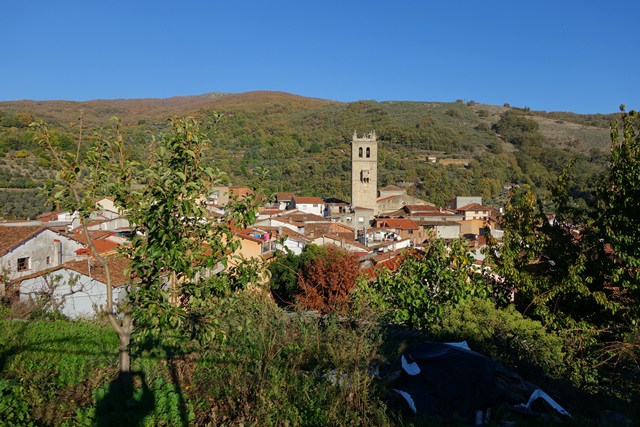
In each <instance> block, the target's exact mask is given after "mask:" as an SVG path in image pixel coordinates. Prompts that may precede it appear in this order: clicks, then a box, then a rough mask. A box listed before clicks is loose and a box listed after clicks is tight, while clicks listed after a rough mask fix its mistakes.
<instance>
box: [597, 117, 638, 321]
mask: <svg viewBox="0 0 640 427" xmlns="http://www.w3.org/2000/svg"><path fill="white" fill-rule="evenodd" d="M621 111H622V113H621V118H620V121H618V120H615V121H613V122H612V124H611V127H610V129H611V142H612V146H611V162H610V165H609V170H608V173H607V174H606V175H605V177H604V179H603V181H602V184H601V185H600V188H599V191H598V195H599V203H598V205H597V207H598V209H597V210H596V212H597V213H598V217H597V220H598V225H599V227H600V231H601V234H600V238H601V239H602V241H603V243H604V244H605V248H606V247H607V246H608V247H610V250H611V252H612V253H613V257H605V259H607V260H612V261H613V262H612V264H609V265H607V268H608V269H610V270H609V271H610V272H611V285H612V286H614V287H617V288H618V289H619V290H620V291H621V292H620V293H618V294H617V295H619V296H620V297H621V298H622V299H623V301H621V302H622V303H625V302H626V303H625V304H624V306H625V312H626V315H627V316H628V318H627V321H629V322H631V323H633V324H640V318H639V313H640V310H639V309H638V302H639V301H640V245H639V242H640V114H639V113H638V112H636V111H633V110H632V111H630V112H629V113H626V112H625V108H624V106H621Z"/></svg>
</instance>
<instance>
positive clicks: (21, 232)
mask: <svg viewBox="0 0 640 427" xmlns="http://www.w3.org/2000/svg"><path fill="white" fill-rule="evenodd" d="M84 247H85V245H84V244H83V243H81V242H79V241H77V240H75V239H73V238H71V237H69V236H65V235H63V234H60V233H57V232H55V231H53V230H51V229H49V228H46V227H43V226H42V225H33V226H8V225H0V272H3V275H4V276H5V278H6V279H8V280H12V279H16V278H19V277H24V276H28V275H30V274H33V273H37V272H40V271H43V270H46V269H49V268H52V267H55V266H58V265H61V264H63V263H65V262H67V261H71V260H74V259H76V251H77V250H78V249H82V248H84ZM2 291H4V288H2V289H0V293H1V292H2Z"/></svg>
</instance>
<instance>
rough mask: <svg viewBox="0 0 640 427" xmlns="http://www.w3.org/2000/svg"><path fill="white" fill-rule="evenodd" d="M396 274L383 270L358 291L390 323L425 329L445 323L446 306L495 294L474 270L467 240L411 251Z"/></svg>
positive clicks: (440, 242)
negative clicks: (443, 315) (442, 318)
mask: <svg viewBox="0 0 640 427" xmlns="http://www.w3.org/2000/svg"><path fill="white" fill-rule="evenodd" d="M402 256H403V259H402V262H401V263H400V266H399V267H398V269H397V270H396V271H390V270H389V269H386V268H383V269H382V271H380V272H379V273H378V275H377V278H376V279H375V280H374V281H373V282H372V283H369V284H367V285H364V286H363V287H362V288H361V289H359V290H358V292H359V293H360V295H359V297H360V298H361V299H362V298H363V299H365V300H369V301H371V302H372V303H373V304H374V305H376V306H377V307H378V309H379V310H381V311H382V312H384V313H385V315H386V317H387V319H388V320H390V321H392V322H397V323H403V324H406V325H408V326H411V327H415V328H424V327H426V326H428V325H429V324H432V323H434V322H436V323H437V322H438V321H439V320H441V315H442V313H443V310H444V308H445V307H446V306H449V305H457V304H458V303H460V302H462V301H464V300H467V299H470V298H484V299H491V298H492V295H493V290H492V288H491V287H490V286H489V284H488V282H487V280H486V279H485V277H484V275H483V274H482V273H481V272H479V271H477V270H476V269H474V267H473V258H472V257H471V256H470V255H469V253H468V251H467V248H466V245H465V241H464V240H454V241H453V242H452V243H451V245H450V247H447V246H446V245H445V244H444V242H443V241H442V240H441V239H435V240H433V241H432V242H430V243H428V244H427V246H426V247H425V249H424V250H409V251H406V252H405V253H404V254H403V255H402Z"/></svg>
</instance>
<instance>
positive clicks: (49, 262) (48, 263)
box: [47, 256, 51, 265]
mask: <svg viewBox="0 0 640 427" xmlns="http://www.w3.org/2000/svg"><path fill="white" fill-rule="evenodd" d="M50 264H51V257H50V256H48V257H47V265H50Z"/></svg>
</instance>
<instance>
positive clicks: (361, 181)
mask: <svg viewBox="0 0 640 427" xmlns="http://www.w3.org/2000/svg"><path fill="white" fill-rule="evenodd" d="M377 198H378V142H377V140H376V132H375V131H373V132H371V133H370V134H368V135H365V136H363V137H362V138H358V134H357V132H355V131H354V132H353V139H352V140H351V205H352V206H353V207H360V208H368V209H373V212H374V215H375V214H377V210H376V199H377Z"/></svg>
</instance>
